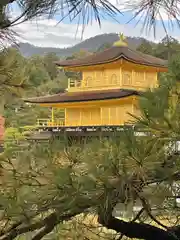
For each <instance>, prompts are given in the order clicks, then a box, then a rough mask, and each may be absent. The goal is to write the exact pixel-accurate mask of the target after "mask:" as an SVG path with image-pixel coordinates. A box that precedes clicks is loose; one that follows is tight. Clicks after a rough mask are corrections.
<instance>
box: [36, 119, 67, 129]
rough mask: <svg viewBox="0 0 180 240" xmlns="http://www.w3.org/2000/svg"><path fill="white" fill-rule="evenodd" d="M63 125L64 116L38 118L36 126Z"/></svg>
mask: <svg viewBox="0 0 180 240" xmlns="http://www.w3.org/2000/svg"><path fill="white" fill-rule="evenodd" d="M64 125H65V119H64V118H58V119H54V120H53V121H52V119H49V118H40V119H38V120H37V127H63V126H64Z"/></svg>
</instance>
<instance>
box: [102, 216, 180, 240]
mask: <svg viewBox="0 0 180 240" xmlns="http://www.w3.org/2000/svg"><path fill="white" fill-rule="evenodd" d="M99 223H100V224H102V225H103V227H106V228H108V229H112V230H115V231H116V232H118V233H121V234H123V235H124V236H126V237H129V238H137V239H144V240H160V239H163V240H175V239H176V238H174V236H172V235H171V234H170V232H167V231H165V230H163V229H160V228H158V227H154V226H152V225H150V224H145V223H136V222H125V221H123V220H119V219H117V218H115V217H111V218H110V219H109V220H108V222H106V221H104V219H101V217H100V216H99Z"/></svg>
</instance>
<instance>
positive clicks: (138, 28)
mask: <svg viewBox="0 0 180 240" xmlns="http://www.w3.org/2000/svg"><path fill="white" fill-rule="evenodd" d="M117 1H118V0H110V2H111V3H112V4H114V5H115V6H116V7H117V8H121V9H123V15H121V14H118V15H117V16H116V17H115V20H114V19H112V18H111V17H109V16H106V15H104V14H102V17H103V18H102V20H101V27H100V26H99V25H98V23H97V22H96V21H95V20H93V21H92V23H89V24H88V25H85V28H84V31H83V34H82V29H83V24H82V21H80V23H79V24H78V21H77V20H75V21H73V22H70V21H69V19H68V18H66V19H64V20H63V21H62V22H60V23H59V20H60V16H59V15H58V14H57V15H56V16H55V17H54V18H53V19H50V20H48V19H45V18H42V17H41V18H39V19H34V20H32V21H28V22H24V23H22V24H19V25H17V26H14V27H13V30H14V31H15V32H16V33H17V34H18V37H17V39H18V40H19V41H20V42H28V43H30V44H33V45H35V46H39V47H57V48H66V47H71V46H73V45H75V44H77V43H79V42H81V41H83V40H85V39H88V38H90V37H93V36H96V35H99V34H103V33H123V34H124V35H125V36H130V37H145V38H146V39H149V40H151V41H155V42H158V41H160V40H161V39H162V38H163V37H164V36H165V35H166V33H165V31H164V29H163V26H162V24H160V20H159V18H158V17H157V20H156V22H157V26H156V36H154V34H153V31H150V32H148V33H147V32H146V31H145V30H144V31H142V27H143V21H140V22H139V23H138V24H137V25H136V22H137V20H133V21H131V22H130V23H128V21H129V20H130V19H131V18H132V17H133V14H134V13H133V11H127V9H126V6H125V5H124V4H123V2H122V1H123V0H119V2H117ZM136 1H139V0H136ZM161 13H162V16H163V19H164V21H165V23H166V24H168V20H167V15H166V14H165V12H164V11H163V10H162V11H161ZM17 15H19V9H18V7H17V6H16V5H13V6H12V16H13V17H15V16H17ZM168 34H170V35H171V36H173V37H175V38H177V39H180V29H178V27H176V26H175V27H174V29H173V30H169V32H168Z"/></svg>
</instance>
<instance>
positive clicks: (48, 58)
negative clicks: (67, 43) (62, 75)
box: [43, 53, 59, 80]
mask: <svg viewBox="0 0 180 240" xmlns="http://www.w3.org/2000/svg"><path fill="white" fill-rule="evenodd" d="M43 60H44V66H45V69H46V71H47V72H48V74H49V76H50V78H51V79H52V80H53V79H54V78H56V77H57V75H58V72H59V71H58V68H57V66H56V64H55V62H56V61H58V60H59V58H58V57H57V55H56V53H48V54H46V55H45V56H44V59H43Z"/></svg>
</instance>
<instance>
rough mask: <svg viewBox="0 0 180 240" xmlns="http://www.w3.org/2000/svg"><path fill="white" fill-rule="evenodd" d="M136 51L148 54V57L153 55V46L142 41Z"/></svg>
mask: <svg viewBox="0 0 180 240" xmlns="http://www.w3.org/2000/svg"><path fill="white" fill-rule="evenodd" d="M137 51H140V52H142V53H145V54H149V55H153V53H154V52H153V45H152V44H151V43H150V42H149V41H147V40H145V39H143V41H142V43H141V44H140V45H139V46H138V48H137Z"/></svg>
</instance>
